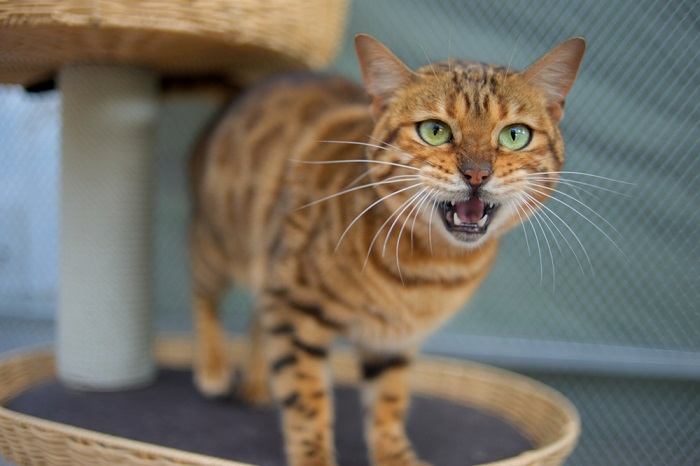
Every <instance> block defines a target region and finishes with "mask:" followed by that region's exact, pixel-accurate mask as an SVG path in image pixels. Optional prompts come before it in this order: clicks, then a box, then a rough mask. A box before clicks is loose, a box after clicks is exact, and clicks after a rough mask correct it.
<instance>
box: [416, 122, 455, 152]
mask: <svg viewBox="0 0 700 466" xmlns="http://www.w3.org/2000/svg"><path fill="white" fill-rule="evenodd" d="M417 130H418V135H419V136H420V138H421V139H422V140H424V141H425V142H426V143H428V144H430V145H431V146H439V145H440V144H445V143H446V142H450V141H451V140H452V130H451V129H450V127H449V126H448V125H447V124H446V123H443V122H442V121H438V120H426V121H421V122H420V123H418V128H417Z"/></svg>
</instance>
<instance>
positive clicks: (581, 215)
mask: <svg viewBox="0 0 700 466" xmlns="http://www.w3.org/2000/svg"><path fill="white" fill-rule="evenodd" d="M530 190H531V191H533V192H535V193H538V194H542V195H543V196H549V195H548V194H547V193H543V192H542V191H538V190H536V189H533V188H530ZM549 197H550V199H552V200H554V201H556V202H559V203H560V204H563V205H565V206H566V207H568V208H569V209H571V210H573V211H574V212H576V213H577V214H578V215H579V216H580V217H581V218H583V219H584V220H586V221H587V222H588V223H590V224H591V225H593V227H594V228H595V229H596V230H598V231H599V232H600V233H601V234H602V235H603V236H605V237H606V238H607V239H608V241H610V242H611V243H612V244H613V246H615V248H616V249H617V250H618V251H619V252H620V254H622V256H623V257H624V258H625V259H627V255H626V254H625V252H624V251H623V250H622V249H621V248H620V246H618V245H617V243H616V242H615V241H614V240H613V239H612V238H611V237H610V235H608V234H607V233H606V232H605V231H604V230H603V229H602V228H600V227H599V226H598V225H596V224H595V223H594V222H593V221H591V219H589V218H588V217H586V216H585V215H583V214H582V213H581V212H579V211H578V210H576V209H575V208H574V207H572V206H570V205H569V204H567V203H566V202H564V201H562V200H561V199H558V198H556V197H551V196H549ZM594 212H595V211H594ZM596 215H598V214H596ZM598 216H599V217H600V215H598ZM601 218H602V217H601ZM603 220H605V219H603ZM605 222H606V223H608V224H609V222H607V220H606V221H605ZM613 228H614V227H613ZM615 231H617V230H615Z"/></svg>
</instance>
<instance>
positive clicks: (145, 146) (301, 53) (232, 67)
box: [0, 0, 346, 390]
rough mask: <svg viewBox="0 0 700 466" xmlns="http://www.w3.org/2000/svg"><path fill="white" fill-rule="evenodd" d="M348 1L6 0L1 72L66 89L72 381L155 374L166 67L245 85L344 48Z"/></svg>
mask: <svg viewBox="0 0 700 466" xmlns="http://www.w3.org/2000/svg"><path fill="white" fill-rule="evenodd" d="M345 9H346V0H330V1H327V0H311V1H308V0H305V1H273V2H268V3H267V4H266V5H265V6H262V5H261V4H260V3H259V2H255V1H241V0H238V1H227V0H196V1H184V0H173V1H163V0H160V1H158V0H144V1H138V2H136V1H127V0H124V1H118V0H96V1H90V2H85V1H80V0H66V1H61V2H38V1H37V2H33V1H7V2H2V3H0V82H1V83H11V84H21V85H24V86H27V87H28V86H35V85H41V83H43V82H46V81H47V80H53V79H56V81H57V83H58V88H59V89H60V91H61V94H62V105H63V110H62V135H61V136H62V142H61V151H62V161H61V201H60V206H61V255H60V277H61V278H60V286H59V288H60V291H59V306H58V316H57V322H58V333H57V346H56V350H57V364H58V373H59V376H60V378H61V380H62V381H63V382H64V383H66V384H68V385H71V386H75V387H80V388H89V389H99V390H113V389H120V388H127V387H134V386H139V385H143V384H147V383H148V382H149V381H150V380H151V379H152V378H153V375H154V362H153V356H152V338H151V334H152V331H151V318H152V313H151V311H152V283H151V277H152V267H151V265H152V248H151V227H150V225H151V223H152V215H151V197H152V187H153V182H154V174H153V173H152V168H153V159H152V151H151V149H152V147H151V146H152V142H153V128H154V121H155V118H156V115H157V112H158V92H159V90H158V86H159V77H161V76H177V77H181V76H187V77H197V76H219V77H223V78H228V79H229V80H232V81H234V82H236V83H239V84H245V83H247V82H250V81H252V80H254V79H256V78H258V77H260V76H263V75H265V74H269V73H271V72H274V71H279V70H288V69H294V68H305V67H318V66H322V65H325V64H327V63H328V61H329V60H330V59H331V58H332V57H333V54H334V52H335V49H336V46H337V45H338V42H339V39H340V35H341V33H342V23H343V18H344V14H345Z"/></svg>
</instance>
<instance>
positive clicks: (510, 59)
mask: <svg viewBox="0 0 700 466" xmlns="http://www.w3.org/2000/svg"><path fill="white" fill-rule="evenodd" d="M522 35H523V32H522V31H520V34H518V37H516V38H515V45H513V51H512V52H511V54H510V58H509V59H508V66H507V67H506V76H507V75H508V73H510V65H511V64H512V63H513V58H515V51H516V50H518V43H519V42H520V38H521V37H522Z"/></svg>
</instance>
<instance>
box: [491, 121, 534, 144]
mask: <svg viewBox="0 0 700 466" xmlns="http://www.w3.org/2000/svg"><path fill="white" fill-rule="evenodd" d="M530 137H531V133H530V128H528V127H527V126H525V125H510V126H506V127H505V128H503V129H502V130H501V132H500V134H499V135H498V143H499V144H500V145H502V146H503V147H505V148H506V149H510V150H520V149H522V148H523V147H525V146H527V145H528V144H529V143H530Z"/></svg>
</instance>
